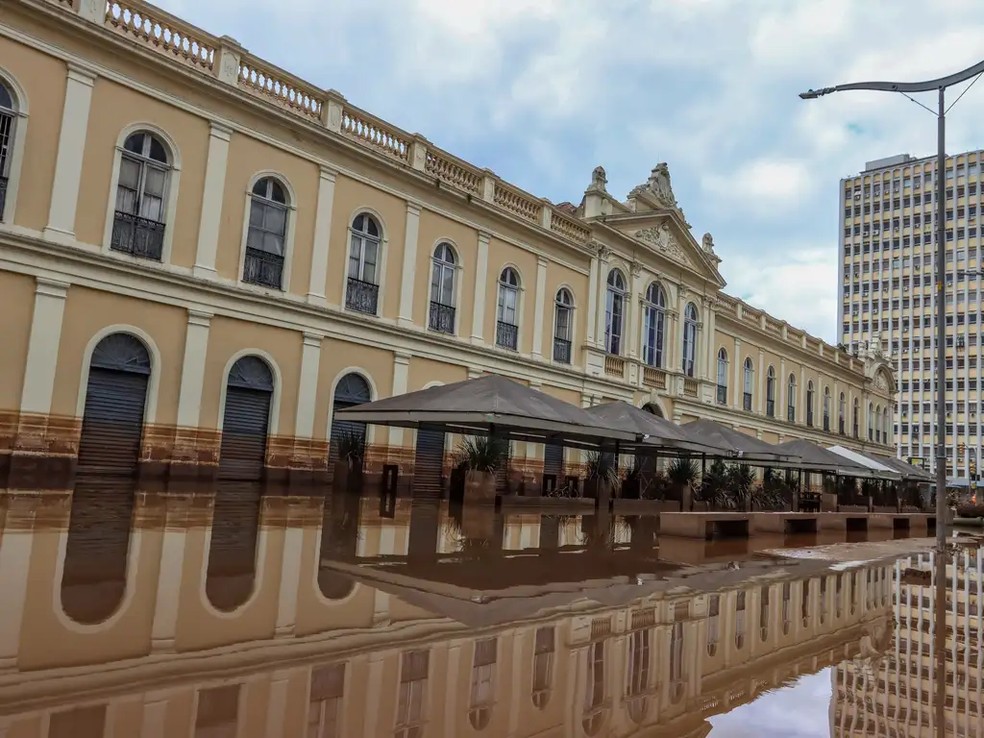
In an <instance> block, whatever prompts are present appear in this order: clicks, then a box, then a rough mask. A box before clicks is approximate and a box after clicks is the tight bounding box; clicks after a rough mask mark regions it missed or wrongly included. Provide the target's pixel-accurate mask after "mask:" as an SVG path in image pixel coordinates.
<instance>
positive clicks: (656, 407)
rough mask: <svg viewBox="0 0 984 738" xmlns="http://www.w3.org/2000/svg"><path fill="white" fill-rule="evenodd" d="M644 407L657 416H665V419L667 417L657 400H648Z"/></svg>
mask: <svg viewBox="0 0 984 738" xmlns="http://www.w3.org/2000/svg"><path fill="white" fill-rule="evenodd" d="M642 409H643V410H645V411H646V412H647V413H652V414H653V415H655V416H656V417H657V418H664V419H665V418H666V416H665V415H663V411H662V410H661V409H660V407H659V405H657V404H656V403H655V402H647V403H646V404H645V405H643V406H642Z"/></svg>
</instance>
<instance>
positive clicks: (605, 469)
mask: <svg viewBox="0 0 984 738" xmlns="http://www.w3.org/2000/svg"><path fill="white" fill-rule="evenodd" d="M585 471H586V474H585V480H584V496H585V497H590V498H592V499H594V500H595V505H596V506H601V505H604V506H605V507H607V506H608V500H610V499H611V498H612V495H613V494H615V493H616V492H617V491H618V489H619V487H620V486H621V484H622V480H621V478H620V477H619V476H618V466H617V462H616V459H615V454H603V453H598V452H597V451H592V452H591V453H589V454H588V462H587V464H586V465H585Z"/></svg>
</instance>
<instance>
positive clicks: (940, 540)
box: [800, 61, 984, 556]
mask: <svg viewBox="0 0 984 738" xmlns="http://www.w3.org/2000/svg"><path fill="white" fill-rule="evenodd" d="M981 74H984V61H981V62H978V63H977V64H975V65H974V66H972V67H967V69H964V70H963V71H962V72H957V73H956V74H951V75H949V76H948V77H940V78H939V79H933V80H927V81H925V82H853V83H851V84H846V85H836V86H835V87H823V88H821V89H819V90H808V91H807V92H801V93H800V97H801V98H803V99H804V100H808V99H812V98H815V97H820V96H821V95H827V94H829V93H831V92H846V91H848V90H875V91H879V92H899V93H902V94H903V95H905V96H906V97H909V94H908V93H910V92H929V91H930V90H936V91H937V92H938V93H939V107H938V111H937V113H936V376H935V383H936V547H937V549H938V551H939V553H940V555H941V556H942V555H943V553H944V551H945V548H946V514H947V506H946V400H945V386H946V385H945V381H946V300H944V299H943V289H944V284H945V282H944V270H945V269H946V171H945V169H946V148H945V143H946V113H947V108H946V88H947V87H950V86H952V85H955V84H958V83H960V82H963V81H965V80H968V79H970V78H971V77H979V76H980V75H981ZM976 81H977V80H976V79H975V80H974V82H976ZM971 84H973V82H971ZM968 89H969V86H968ZM966 91H967V90H964V92H966ZM963 94H964V93H961V94H960V97H963ZM960 97H958V98H957V99H956V100H954V102H953V105H956V103H957V102H958V101H959V100H960ZM909 99H910V100H911V99H912V98H911V97H909ZM914 102H916V101H914ZM917 104H919V105H922V103H917ZM953 105H951V106H950V107H953ZM922 107H924V108H925V107H926V106H925V105H922ZM926 109H927V110H930V109H929V108H926ZM930 112H932V110H930ZM954 181H955V178H954Z"/></svg>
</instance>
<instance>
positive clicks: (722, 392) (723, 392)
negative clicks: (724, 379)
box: [717, 384, 728, 405]
mask: <svg viewBox="0 0 984 738" xmlns="http://www.w3.org/2000/svg"><path fill="white" fill-rule="evenodd" d="M717 403H718V405H727V404H728V385H726V384H719V385H718V386H717Z"/></svg>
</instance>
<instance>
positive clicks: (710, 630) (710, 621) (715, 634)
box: [706, 594, 721, 657]
mask: <svg viewBox="0 0 984 738" xmlns="http://www.w3.org/2000/svg"><path fill="white" fill-rule="evenodd" d="M706 636H707V655H708V656H711V657H713V656H714V655H715V654H716V653H717V648H718V641H720V639H721V595H717V594H713V595H710V596H709V599H708V602H707V631H706Z"/></svg>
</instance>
